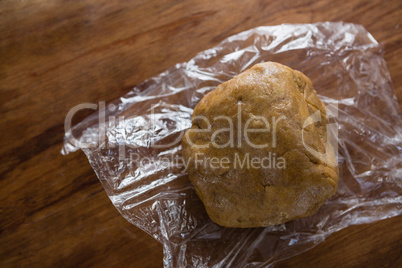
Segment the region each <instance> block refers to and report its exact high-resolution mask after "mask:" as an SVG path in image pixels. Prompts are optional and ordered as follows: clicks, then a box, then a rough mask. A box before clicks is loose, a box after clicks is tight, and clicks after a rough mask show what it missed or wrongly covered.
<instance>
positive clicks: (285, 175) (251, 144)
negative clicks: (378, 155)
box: [182, 62, 338, 228]
mask: <svg viewBox="0 0 402 268" xmlns="http://www.w3.org/2000/svg"><path fill="white" fill-rule="evenodd" d="M317 118H318V119H317ZM327 124H328V119H327V116H326V108H325V106H324V105H323V103H322V102H321V101H320V99H319V98H318V97H317V94H316V91H315V90H314V88H313V86H312V84H311V81H310V80H309V79H308V78H307V77H306V76H305V75H304V74H302V73H301V72H299V71H295V70H292V69H291V68H289V67H287V66H284V65H281V64H278V63H274V62H266V63H261V64H257V65H255V66H253V67H252V68H251V69H249V70H247V71H245V72H243V73H241V74H239V75H238V76H236V77H235V78H233V79H231V80H229V81H227V82H225V83H223V84H221V85H219V86H218V87H217V88H216V89H215V90H213V91H211V92H210V93H208V94H207V95H206V96H204V98H202V100H201V101H200V102H199V103H198V105H197V106H196V107H195V109H194V113H193V116H192V127H191V128H190V129H189V130H187V132H186V133H185V135H184V137H183V140H182V146H183V158H184V161H185V162H186V163H187V171H188V174H189V178H190V180H191V182H192V184H193V185H194V187H195V190H196V192H197V194H198V196H199V197H200V199H201V200H202V202H203V203H204V205H205V208H206V211H207V213H208V215H209V216H210V218H211V219H212V220H213V221H214V222H216V223H217V224H219V225H222V226H226V227H241V228H248V227H262V226H268V225H275V224H281V223H284V222H287V221H290V220H294V219H297V218H302V217H307V216H310V215H312V214H314V213H315V212H316V211H317V210H318V209H319V208H320V207H321V206H322V205H323V204H324V203H325V201H326V200H328V199H329V198H330V197H331V196H332V195H333V194H334V193H335V191H336V189H337V184H338V168H337V166H336V160H335V154H334V151H333V148H332V147H331V146H330V145H329V143H328V142H327Z"/></svg>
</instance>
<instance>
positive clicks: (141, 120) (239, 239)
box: [62, 22, 402, 267]
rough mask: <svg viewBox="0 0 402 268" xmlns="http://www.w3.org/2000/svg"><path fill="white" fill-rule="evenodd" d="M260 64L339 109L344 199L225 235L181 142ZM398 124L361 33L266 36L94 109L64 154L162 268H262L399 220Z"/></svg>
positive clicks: (401, 139) (255, 35)
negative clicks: (193, 178) (211, 97)
mask: <svg viewBox="0 0 402 268" xmlns="http://www.w3.org/2000/svg"><path fill="white" fill-rule="evenodd" d="M264 61H276V62H279V63H282V64H285V65H287V66H289V67H291V68H293V69H296V70H299V71H301V72H303V73H304V74H306V75H307V76H308V77H309V78H310V79H311V80H312V82H313V85H314V88H315V89H316V91H317V93H318V94H319V96H320V98H321V100H322V101H323V102H324V104H330V103H336V104H337V110H336V113H337V117H335V121H336V123H337V124H338V150H339V152H338V153H339V156H338V164H339V169H340V182H339V188H338V191H337V193H336V194H335V195H334V196H333V197H332V198H331V199H330V200H328V201H327V202H326V204H325V205H324V206H323V207H321V208H320V209H319V211H318V212H317V213H316V214H314V215H313V216H311V217H308V218H303V219H299V220H295V221H291V222H287V223H285V224H281V225H276V226H270V227H266V228H252V229H235V228H224V227H221V226H219V225H217V224H214V223H213V222H212V221H211V220H210V219H209V218H208V216H207V214H206V212H205V209H204V206H203V204H202V203H201V201H200V200H199V198H198V197H197V195H196V194H195V190H194V188H193V187H192V185H191V183H190V182H189V180H188V177H187V175H186V172H185V169H184V165H180V164H177V161H176V160H177V159H178V157H180V156H181V145H180V137H181V136H180V135H182V134H183V132H184V131H185V130H186V129H187V128H189V127H190V126H191V120H190V118H191V114H192V111H193V110H192V109H193V108H194V107H195V105H196V104H197V103H198V102H199V100H200V99H201V98H202V97H203V96H204V95H205V94H206V93H208V92H209V91H211V90H213V89H214V88H215V87H216V86H217V85H219V84H221V83H223V82H225V81H227V80H229V79H231V78H232V77H234V76H235V75H237V74H239V73H241V72H242V71H244V70H246V69H247V68H249V67H251V66H253V65H254V64H256V63H259V62H264ZM334 107H336V106H334ZM398 113H399V107H398V103H397V100H396V97H395V95H394V89H393V85H392V81H391V78H390V75H389V73H388V70H387V67H386V63H385V61H384V59H383V57H382V50H381V46H380V45H379V44H378V43H377V42H376V40H375V39H374V38H373V37H372V36H371V35H370V33H368V32H367V31H366V30H365V29H364V28H363V27H362V26H359V25H354V24H348V23H342V22H334V23H332V22H325V23H316V24H297V25H289V24H285V25H279V26H267V27H265V26H264V27H257V28H254V29H251V30H248V31H245V32H242V33H239V34H237V35H234V36H231V37H229V38H227V39H226V40H224V41H223V42H221V43H220V44H219V45H218V46H216V47H214V48H211V49H208V50H206V51H203V52H201V53H199V54H197V55H196V56H195V57H194V58H193V59H191V60H190V61H188V62H186V63H181V64H176V66H174V67H172V68H170V69H168V70H167V71H165V72H163V73H161V74H160V75H157V76H155V77H153V78H150V79H148V80H146V81H145V82H144V83H142V84H140V85H139V86H137V87H135V88H134V89H133V90H132V91H130V92H129V93H128V94H127V95H125V96H123V97H121V98H120V99H119V100H116V101H115V102H113V103H112V104H111V105H110V104H109V105H108V106H105V107H100V112H99V113H96V114H94V115H92V116H90V117H88V118H86V119H85V120H84V121H82V122H81V123H79V124H78V125H77V126H76V127H74V128H73V129H72V130H71V131H67V132H66V137H65V142H64V146H63V149H62V153H64V154H67V153H69V152H73V151H76V150H78V149H82V150H83V151H84V152H85V154H86V155H87V157H88V159H89V162H90V164H91V165H92V167H93V169H94V170H95V172H96V174H97V176H98V177H99V179H100V181H101V182H102V184H103V186H104V188H105V190H106V192H107V194H108V196H109V197H110V199H111V201H112V203H113V204H114V206H115V207H116V208H117V209H118V210H119V211H120V213H121V214H122V215H123V216H124V217H125V218H126V219H127V220H128V221H129V222H131V223H132V224H134V225H136V226H138V227H139V228H141V229H142V230H144V231H145V232H147V233H148V234H150V235H151V236H153V237H154V238H155V239H157V240H158V241H159V242H161V243H162V244H163V248H164V266H165V267H184V266H185V267H188V266H189V267H266V266H270V265H273V264H274V263H276V262H278V261H280V260H283V259H286V258H289V257H292V256H294V255H296V254H299V253H301V252H304V251H306V250H308V249H309V248H312V247H313V246H315V245H317V244H318V243H320V242H321V241H323V240H324V239H325V238H326V237H328V236H329V235H330V234H331V233H333V232H336V231H339V230H341V229H343V228H346V227H347V226H350V225H354V224H364V223H370V222H373V221H378V220H381V219H385V218H389V217H393V216H397V215H400V214H401V211H402V210H401V208H402V197H401V194H402V156H401V155H402V135H401V129H402V122H401V118H400V116H399V114H398ZM99 115H101V116H103V118H106V120H105V122H103V120H101V121H100V120H99V118H100V117H99ZM72 134H74V136H75V137H76V139H77V140H76V141H74V140H72V139H71V137H72ZM168 144H170V145H169V146H166V145H168ZM157 145H165V146H157ZM83 147H85V148H83ZM145 159H146V160H147V161H145ZM141 160H144V161H142V162H141Z"/></svg>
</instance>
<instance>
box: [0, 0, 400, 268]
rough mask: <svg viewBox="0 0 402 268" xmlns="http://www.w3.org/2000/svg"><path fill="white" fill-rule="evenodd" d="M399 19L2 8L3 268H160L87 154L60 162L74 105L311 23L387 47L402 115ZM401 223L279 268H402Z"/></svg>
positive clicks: (385, 10)
mask: <svg viewBox="0 0 402 268" xmlns="http://www.w3.org/2000/svg"><path fill="white" fill-rule="evenodd" d="M401 18H402V8H401V1H400V0H395V1H388V0H381V1H379V0H376V1H358V0H342V1H332V0H320V1H287V0H282V1H255V0H249V1H228V0H227V1H226V0H225V1H209V0H208V1H198V2H197V1H172V0H165V1H160V2H157V1H144V0H138V1H124V0H115V1H110V0H108V1H107V0H97V1H94V0H85V1H56V0H54V1H44V0H31V1H11V0H5V1H2V2H0V33H1V39H0V89H1V90H0V93H1V108H0V109H1V112H2V116H1V119H0V122H1V123H0V133H1V146H0V148H1V154H0V155H1V168H0V172H1V180H0V183H1V186H0V193H1V194H0V199H1V203H0V209H1V220H0V232H1V233H0V266H1V267H7V266H11V267H15V266H28V265H29V266H34V267H60V266H67V267H71V266H76V265H79V266H96V267H109V266H117V267H126V266H129V267H161V266H162V258H163V255H162V246H161V245H160V244H158V243H157V242H156V241H155V240H153V239H152V238H151V237H150V236H148V235H147V234H145V233H144V232H142V231H141V230H139V229H138V228H136V227H134V226H132V225H131V224H129V223H128V222H127V221H126V220H125V219H123V217H121V216H120V214H119V213H118V212H117V210H116V209H115V208H114V207H113V205H112V204H111V202H110V201H109V199H108V197H107V195H106V193H105V191H104V190H103V188H102V186H101V184H100V183H99V181H98V179H97V177H96V176H95V174H94V172H93V170H92V169H91V167H90V165H89V164H88V161H87V160H86V157H85V156H84V154H83V153H82V152H79V153H74V154H70V155H68V156H62V155H60V153H59V152H60V149H61V144H62V138H63V134H64V128H63V124H64V118H65V116H66V114H67V112H68V111H69V109H70V108H72V107H73V106H75V105H77V104H80V103H83V102H90V103H98V102H99V101H101V100H106V101H110V100H113V99H115V98H117V97H119V96H121V95H123V94H124V93H126V92H127V91H129V90H130V89H131V88H132V87H133V86H134V85H136V84H138V83H140V82H141V81H143V80H144V79H146V78H148V77H151V76H153V75H156V74H158V73H160V72H162V71H163V70H165V69H166V68H168V67H170V66H172V65H174V64H175V63H177V62H184V61H187V60H189V59H190V58H191V57H193V56H194V55H195V54H196V53H197V52H199V51H202V50H205V49H207V48H210V47H212V46H214V45H216V44H217V43H218V42H220V41H221V40H223V39H224V38H225V37H228V36H230V35H232V34H235V33H238V32H240V31H243V30H246V29H250V28H252V27H255V26H259V25H277V24H281V23H307V22H318V21H346V22H354V23H358V24H362V25H363V26H365V27H366V29H367V30H368V31H370V32H371V33H372V34H373V36H374V37H375V38H376V39H377V40H378V41H379V42H380V43H382V44H383V45H384V48H385V54H384V56H385V59H386V61H387V64H388V68H389V71H390V73H391V76H392V79H393V81H394V85H395V88H396V92H397V96H398V98H399V104H400V106H402V102H401V99H402V76H401V72H402V61H401V58H402V43H401V42H402V32H401V22H402V21H401ZM89 113H90V111H88V112H81V113H80V114H79V115H78V116H76V117H75V118H74V122H79V121H80V120H82V119H83V118H84V117H85V116H87V115H88V114H89ZM401 220H402V217H401V216H399V217H395V218H391V219H388V220H384V221H380V222H377V223H373V224H368V225H361V226H353V227H350V228H347V229H345V230H343V231H340V232H338V233H336V234H334V235H332V236H330V237H329V238H328V239H327V240H326V241H325V242H324V243H322V244H320V245H318V246H317V247H316V248H314V249H312V250H310V251H307V252H305V253H303V254H301V255H299V256H296V257H293V258H291V259H289V260H286V261H283V262H281V263H280V264H279V265H278V267H288V266H290V267H293V266H297V267H311V266H320V267H380V266H381V267H396V266H398V265H399V267H401V265H402V258H401V255H402V228H401V227H402V225H401Z"/></svg>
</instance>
